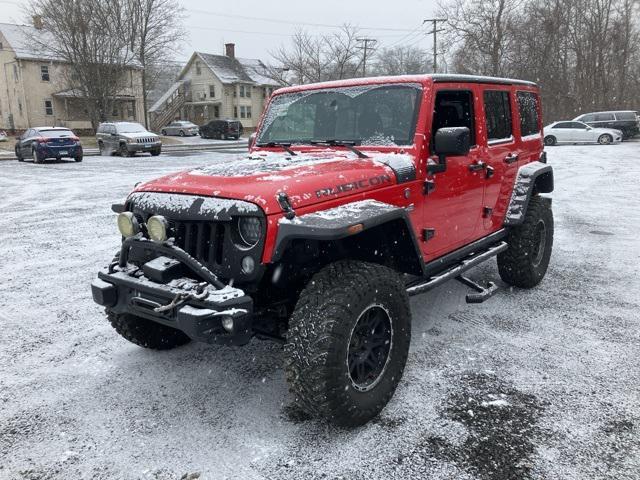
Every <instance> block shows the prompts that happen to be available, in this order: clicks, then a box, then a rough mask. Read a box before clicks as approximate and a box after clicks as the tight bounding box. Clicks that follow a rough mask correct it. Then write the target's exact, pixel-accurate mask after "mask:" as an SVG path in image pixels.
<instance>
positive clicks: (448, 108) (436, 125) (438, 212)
mask: <svg viewBox="0 0 640 480" xmlns="http://www.w3.org/2000/svg"><path fill="white" fill-rule="evenodd" d="M434 90H435V91H434V93H433V95H430V102H431V105H430V107H431V108H429V109H428V110H427V111H428V112H430V113H431V112H432V113H431V115H430V116H431V123H430V129H428V130H427V131H428V132H430V141H429V143H430V147H429V148H430V152H429V154H430V156H429V158H430V160H432V161H435V162H437V161H438V158H437V156H436V155H435V154H434V151H433V141H434V138H435V134H436V132H437V131H438V130H439V129H440V128H446V127H467V128H469V130H470V132H471V150H470V151H469V153H468V154H467V155H460V156H448V157H447V158H446V162H447V167H446V170H445V171H444V172H442V173H436V174H434V175H433V177H431V178H430V179H428V180H430V181H432V182H433V183H432V185H433V188H432V189H431V191H430V192H429V193H428V194H427V196H426V200H425V210H424V211H425V229H424V231H423V240H425V241H426V244H425V249H424V251H425V252H426V254H427V257H428V258H427V260H430V259H432V258H433V257H437V256H440V255H442V254H444V253H447V252H450V251H452V250H455V249H456V248H459V247H462V246H464V245H465V244H467V243H470V242H472V241H473V240H475V239H476V238H477V237H478V236H479V234H478V230H479V229H478V225H479V223H480V219H481V216H482V195H483V188H484V171H483V169H482V162H483V158H482V152H481V150H480V148H479V146H478V144H477V139H478V137H479V131H478V130H479V125H478V123H477V121H476V112H478V111H479V109H480V108H481V106H480V104H479V101H478V93H479V92H478V85H475V84H460V83H451V84H449V83H434Z"/></svg>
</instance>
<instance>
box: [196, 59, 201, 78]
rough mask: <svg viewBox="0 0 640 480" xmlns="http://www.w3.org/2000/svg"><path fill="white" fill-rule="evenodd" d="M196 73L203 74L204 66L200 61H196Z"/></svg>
mask: <svg viewBox="0 0 640 480" xmlns="http://www.w3.org/2000/svg"><path fill="white" fill-rule="evenodd" d="M196 75H202V67H201V66H200V62H196Z"/></svg>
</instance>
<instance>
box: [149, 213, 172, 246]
mask: <svg viewBox="0 0 640 480" xmlns="http://www.w3.org/2000/svg"><path fill="white" fill-rule="evenodd" d="M146 226H147V235H148V236H149V238H150V239H151V240H153V241H154V242H156V243H164V242H166V241H167V240H168V239H169V221H168V220H167V219H166V218H165V217H163V216H162V215H153V216H151V217H149V218H148V219H147V225H146Z"/></svg>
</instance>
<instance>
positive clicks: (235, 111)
mask: <svg viewBox="0 0 640 480" xmlns="http://www.w3.org/2000/svg"><path fill="white" fill-rule="evenodd" d="M233 118H238V107H233Z"/></svg>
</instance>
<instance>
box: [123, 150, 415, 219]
mask: <svg viewBox="0 0 640 480" xmlns="http://www.w3.org/2000/svg"><path fill="white" fill-rule="evenodd" d="M366 153H367V155H370V156H371V158H358V157H357V156H356V155H355V154H352V153H351V152H336V151H331V150H329V151H327V150H322V151H314V152H304V153H299V154H298V155H296V156H291V155H289V154H286V153H274V152H254V153H252V154H250V155H249V156H246V155H245V156H243V157H240V158H236V159H231V161H225V162H224V163H216V164H211V165H207V166H203V167H200V168H196V169H194V170H189V171H184V172H180V173H177V174H172V175H167V176H165V177H162V178H158V179H156V180H152V181H150V182H147V183H144V184H141V185H139V186H138V187H137V188H136V189H135V191H136V192H166V193H183V194H190V195H202V196H211V197H219V198H229V199H238V200H245V201H248V202H252V203H254V204H256V205H258V206H260V207H261V208H262V209H263V210H264V211H265V213H267V214H273V213H280V212H281V211H282V209H281V208H280V205H279V204H278V202H277V199H276V197H277V195H278V193H280V192H285V193H286V194H287V195H288V197H289V201H290V202H291V205H292V206H293V208H294V209H296V208H300V207H306V206H308V205H312V204H314V203H319V202H323V201H327V200H330V199H334V198H339V197H343V196H348V195H353V194H355V193H363V192H367V191H369V190H373V189H377V188H381V187H383V186H385V185H391V184H395V183H397V181H398V177H402V181H406V180H410V179H413V178H415V164H414V161H413V157H412V155H409V154H400V153H377V152H366ZM412 174H413V178H411V177H412Z"/></svg>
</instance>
